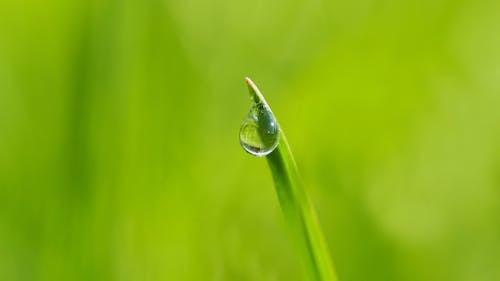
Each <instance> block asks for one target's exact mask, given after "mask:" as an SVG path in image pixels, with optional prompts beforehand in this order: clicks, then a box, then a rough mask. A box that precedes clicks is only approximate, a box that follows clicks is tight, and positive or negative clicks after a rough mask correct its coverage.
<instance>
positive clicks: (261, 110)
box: [240, 103, 279, 156]
mask: <svg viewBox="0 0 500 281" xmlns="http://www.w3.org/2000/svg"><path fill="white" fill-rule="evenodd" d="M278 141H279V127H278V124H277V122H276V119H275V118H274V115H273V113H272V112H271V110H269V108H267V106H265V105H264V104H262V103H253V105H252V107H251V108H250V112H248V115H247V117H246V118H245V120H243V123H242V124H241V128H240V144H241V146H242V147H243V148H244V149H245V150H246V151H247V152H248V153H250V154H252V155H255V156H266V155H268V154H269V153H271V152H272V151H273V150H274V149H275V148H276V146H278Z"/></svg>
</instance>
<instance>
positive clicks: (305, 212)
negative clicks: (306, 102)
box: [246, 78, 338, 281]
mask: <svg viewBox="0 0 500 281" xmlns="http://www.w3.org/2000/svg"><path fill="white" fill-rule="evenodd" d="M246 80H247V84H248V88H249V90H250V95H251V96H252V99H253V100H254V102H262V103H263V104H265V105H266V106H267V107H269V105H268V104H267V102H266V101H265V99H264V97H263V95H262V94H261V93H260V91H259V89H258V88H257V87H256V86H255V84H254V83H253V82H252V81H251V80H250V79H248V78H247V79H246ZM267 163H268V164H269V168H270V169H271V173H272V176H273V180H274V184H275V187H276V193H277V194H278V199H279V202H280V205H281V209H282V211H283V214H284V216H285V220H286V222H287V225H288V227H289V229H290V232H291V234H292V238H293V240H294V242H295V244H296V247H297V249H298V251H299V254H300V256H301V258H302V262H303V264H304V267H305V271H306V276H307V278H308V280H314V281H337V280H338V279H337V276H336V274H335V270H334V267H333V263H332V262H331V259H330V255H329V253H328V249H327V246H326V243H325V241H324V237H323V234H322V232H321V229H320V227H319V224H318V220H317V218H316V214H315V211H314V208H313V207H312V205H311V203H310V200H309V198H308V196H307V194H306V191H305V189H304V187H303V185H302V184H301V181H300V179H299V176H298V170H297V167H296V164H295V160H294V158H293V155H292V152H291V150H290V146H289V145H288V142H287V139H286V137H285V134H284V133H283V130H282V129H281V127H280V139H279V144H278V146H277V147H276V149H275V150H274V151H273V152H271V153H270V154H269V155H267Z"/></svg>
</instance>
